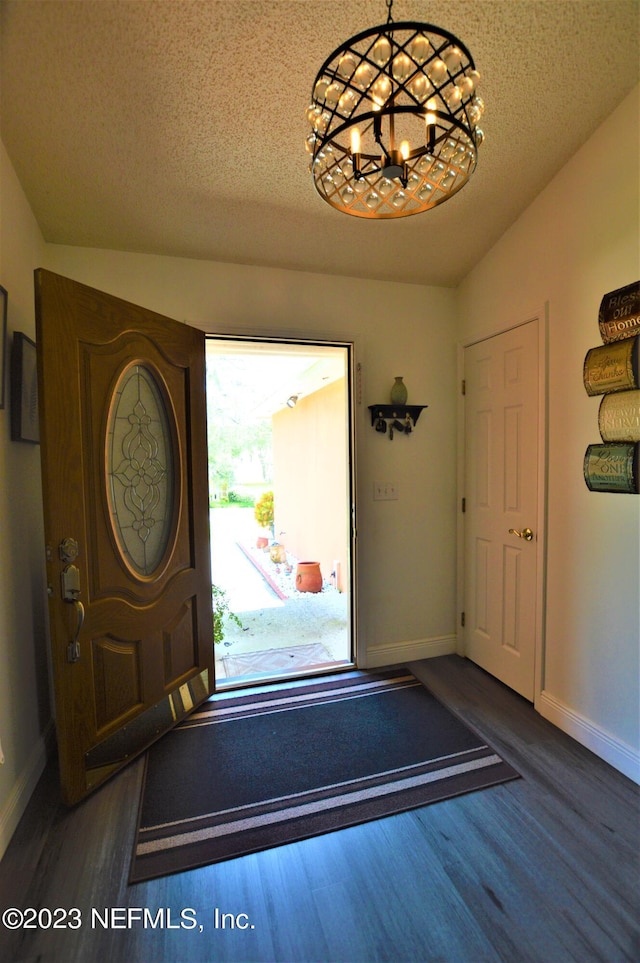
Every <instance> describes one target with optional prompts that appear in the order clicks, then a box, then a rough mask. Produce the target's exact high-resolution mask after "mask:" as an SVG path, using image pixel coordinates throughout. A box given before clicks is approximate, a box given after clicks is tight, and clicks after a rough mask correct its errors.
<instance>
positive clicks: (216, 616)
mask: <svg viewBox="0 0 640 963" xmlns="http://www.w3.org/2000/svg"><path fill="white" fill-rule="evenodd" d="M211 595H212V599H213V641H214V642H222V640H223V639H224V631H225V626H224V622H225V619H229V620H230V621H231V622H235V623H236V625H237V626H238V627H239V628H241V629H242V628H244V626H243V624H242V622H241V621H240V619H239V618H238V616H237V615H236V613H235V612H232V611H231V609H230V608H229V599H228V598H227V593H226V592H225V590H224V589H221V588H220V586H219V585H212V586H211Z"/></svg>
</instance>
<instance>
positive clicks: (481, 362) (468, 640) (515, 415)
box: [464, 321, 539, 701]
mask: <svg viewBox="0 0 640 963" xmlns="http://www.w3.org/2000/svg"><path fill="white" fill-rule="evenodd" d="M464 371H465V384H466V390H465V398H464V405H465V501H466V514H465V516H464V519H465V522H464V528H465V541H464V545H465V579H464V581H465V592H464V596H465V654H466V655H467V656H468V657H469V658H470V659H472V660H473V661H474V662H477V663H478V665H480V666H482V668H483V669H486V670H487V671H488V672H490V673H491V674H492V675H495V676H496V677H497V678H498V679H500V680H501V681H502V682H504V683H505V684H506V685H508V686H510V687H511V688H512V689H515V691H516V692H519V693H520V695H523V696H524V697H525V698H526V699H529V700H530V701H533V697H534V669H535V644H536V629H537V618H538V616H539V613H538V612H537V598H538V593H537V571H538V567H537V552H538V545H539V542H538V522H537V516H538V487H537V486H538V325H537V322H536V321H531V322H529V323H528V324H524V325H521V326H520V327H518V328H513V329H512V330H510V331H507V332H505V333H504V334H501V335H497V336H496V337H494V338H489V339H487V340H486V341H481V342H479V343H477V344H474V345H471V346H470V347H468V348H466V349H465V359H464Z"/></svg>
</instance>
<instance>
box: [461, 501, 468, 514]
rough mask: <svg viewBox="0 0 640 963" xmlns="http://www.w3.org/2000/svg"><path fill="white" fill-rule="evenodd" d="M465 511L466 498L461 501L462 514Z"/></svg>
mask: <svg viewBox="0 0 640 963" xmlns="http://www.w3.org/2000/svg"><path fill="white" fill-rule="evenodd" d="M466 510H467V499H466V498H463V499H462V512H463V513H464V512H466Z"/></svg>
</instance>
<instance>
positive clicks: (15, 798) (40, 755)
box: [0, 720, 55, 859]
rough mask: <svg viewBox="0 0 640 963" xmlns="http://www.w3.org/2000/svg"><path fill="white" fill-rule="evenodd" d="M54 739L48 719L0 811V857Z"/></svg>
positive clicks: (25, 806) (53, 728) (34, 786)
mask: <svg viewBox="0 0 640 963" xmlns="http://www.w3.org/2000/svg"><path fill="white" fill-rule="evenodd" d="M54 741H55V725H54V723H53V720H50V721H49V722H48V723H47V726H46V728H45V730H44V732H43V733H42V735H41V736H40V738H39V739H38V741H37V742H36V744H35V746H34V747H33V750H32V752H31V755H30V756H29V760H28V762H27V765H26V766H25V767H24V769H23V770H22V773H21V774H20V777H19V778H18V780H17V782H16V783H15V785H14V787H13V789H12V790H11V792H10V794H9V798H8V799H7V802H6V804H5V805H4V806H3V808H2V810H1V811H0V859H2V857H3V856H4V854H5V851H6V848H7V846H8V845H9V843H10V842H11V837H12V836H13V834H14V832H15V830H16V827H17V825H18V823H19V822H20V820H21V818H22V814H23V813H24V811H25V809H26V808H27V804H28V802H29V800H30V799H31V795H32V793H33V790H34V789H35V788H36V785H37V784H38V780H39V779H40V776H41V775H42V773H43V771H44V767H45V765H46V763H47V759H48V758H49V755H50V753H51V750H52V748H53V744H54Z"/></svg>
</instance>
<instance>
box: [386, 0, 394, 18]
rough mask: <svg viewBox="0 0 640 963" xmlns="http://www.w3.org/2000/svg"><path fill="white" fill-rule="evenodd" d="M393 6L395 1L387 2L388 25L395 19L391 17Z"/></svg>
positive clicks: (388, 0)
mask: <svg viewBox="0 0 640 963" xmlns="http://www.w3.org/2000/svg"><path fill="white" fill-rule="evenodd" d="M392 6H393V0H387V23H391V21H392V20H393V17H392V16H391V8H392Z"/></svg>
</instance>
